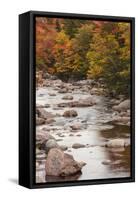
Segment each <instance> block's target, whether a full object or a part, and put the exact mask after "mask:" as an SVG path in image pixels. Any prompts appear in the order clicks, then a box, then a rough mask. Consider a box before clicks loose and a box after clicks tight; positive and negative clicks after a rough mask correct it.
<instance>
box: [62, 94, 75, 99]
mask: <svg viewBox="0 0 138 200" xmlns="http://www.w3.org/2000/svg"><path fill="white" fill-rule="evenodd" d="M62 99H64V100H72V99H73V96H71V95H66V96H64V97H62Z"/></svg>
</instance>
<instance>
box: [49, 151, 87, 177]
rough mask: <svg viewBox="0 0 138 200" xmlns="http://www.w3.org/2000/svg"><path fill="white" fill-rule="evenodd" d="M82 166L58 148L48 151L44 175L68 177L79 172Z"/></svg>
mask: <svg viewBox="0 0 138 200" xmlns="http://www.w3.org/2000/svg"><path fill="white" fill-rule="evenodd" d="M83 166H84V165H83V164H82V163H78V162H77V161H75V160H74V158H73V156H72V155H69V154H67V153H64V152H63V151H62V150H60V149H58V148H53V149H51V150H50V151H49V153H48V156H47V160H46V174H47V175H50V176H70V175H73V174H76V173H78V172H80V171H81V169H82V167H83Z"/></svg>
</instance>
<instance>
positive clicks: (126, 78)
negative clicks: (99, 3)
mask: <svg viewBox="0 0 138 200" xmlns="http://www.w3.org/2000/svg"><path fill="white" fill-rule="evenodd" d="M130 63H131V61H130V23H127V22H111V21H95V20H78V19H61V18H46V17H37V18H36V69H37V71H39V70H41V71H47V72H48V73H51V74H56V75H57V76H59V77H60V78H62V79H64V80H66V81H68V80H69V79H70V78H72V79H74V80H76V79H77V80H78V79H85V78H89V79H95V80H97V81H98V79H100V78H102V79H103V81H104V83H105V84H106V86H107V89H108V90H109V91H114V92H115V93H116V94H125V95H127V96H129V94H130Z"/></svg>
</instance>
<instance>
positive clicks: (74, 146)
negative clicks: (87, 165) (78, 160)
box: [72, 143, 85, 149]
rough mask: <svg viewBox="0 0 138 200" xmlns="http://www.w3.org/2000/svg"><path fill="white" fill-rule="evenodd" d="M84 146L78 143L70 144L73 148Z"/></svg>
mask: <svg viewBox="0 0 138 200" xmlns="http://www.w3.org/2000/svg"><path fill="white" fill-rule="evenodd" d="M84 147H85V145H84V144H79V143H75V144H73V145H72V148H74V149H78V148H84Z"/></svg>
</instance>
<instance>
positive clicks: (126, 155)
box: [36, 87, 130, 182]
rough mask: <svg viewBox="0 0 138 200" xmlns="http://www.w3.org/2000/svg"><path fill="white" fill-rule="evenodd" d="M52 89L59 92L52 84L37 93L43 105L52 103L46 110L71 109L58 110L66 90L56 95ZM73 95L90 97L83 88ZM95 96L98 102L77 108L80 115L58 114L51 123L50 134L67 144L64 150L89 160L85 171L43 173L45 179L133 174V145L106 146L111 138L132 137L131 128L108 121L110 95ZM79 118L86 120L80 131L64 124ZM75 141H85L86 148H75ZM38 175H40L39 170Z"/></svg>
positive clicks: (77, 178) (76, 157)
mask: <svg viewBox="0 0 138 200" xmlns="http://www.w3.org/2000/svg"><path fill="white" fill-rule="evenodd" d="M50 92H51V93H52V92H54V93H56V91H54V90H53V89H52V87H49V88H45V89H44V88H43V89H39V90H38V91H37V94H36V97H37V103H38V104H41V105H44V104H46V103H47V104H50V105H51V106H50V108H46V110H47V111H49V112H52V113H55V112H56V113H57V114H61V115H62V114H63V112H64V111H65V110H67V109H70V108H61V109H60V110H58V109H57V110H55V108H56V104H58V103H61V102H63V101H64V100H62V97H63V95H64V94H59V93H56V96H49V95H48V93H50ZM40 94H43V95H40ZM72 95H73V97H74V100H78V99H79V98H86V97H88V94H84V93H82V92H79V93H78V92H76V93H75V92H74V93H73V94H72ZM93 98H95V99H96V101H97V104H96V105H95V106H93V107H85V108H75V110H76V111H77V112H78V117H76V118H75V119H74V118H64V117H57V118H56V122H55V123H53V125H52V126H50V125H49V129H51V130H50V134H51V135H53V136H54V137H55V139H56V140H57V141H58V144H60V145H61V144H64V145H67V146H68V150H67V151H65V152H66V153H69V154H71V155H73V157H74V159H75V160H77V161H84V162H86V165H85V166H84V167H83V168H82V173H81V174H77V175H74V176H70V177H64V178H59V177H51V176H46V179H45V177H43V178H44V180H45V181H46V182H58V181H72V180H88V179H102V178H103V179H104V178H116V177H129V176H130V147H125V148H107V147H105V146H104V144H105V143H106V142H107V141H108V140H110V139H115V138H123V139H125V140H129V139H130V128H129V127H128V126H124V125H115V124H111V123H109V121H110V118H111V115H112V112H111V111H110V109H109V108H108V99H107V98H105V97H102V96H96V95H93ZM76 122H81V123H83V125H84V128H83V129H82V130H79V131H77V132H72V134H70V130H68V129H66V128H63V126H66V127H68V126H69V125H70V124H72V123H76ZM42 127H47V128H48V125H43V126H41V127H39V128H42ZM53 128H56V130H52V129H53ZM78 134H79V136H78ZM74 143H81V144H84V145H85V148H79V149H73V148H72V145H73V144H74ZM107 161H108V162H107ZM39 173H40V172H39ZM36 175H38V174H37V172H36ZM40 180H41V179H40ZM40 182H41V181H40Z"/></svg>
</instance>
